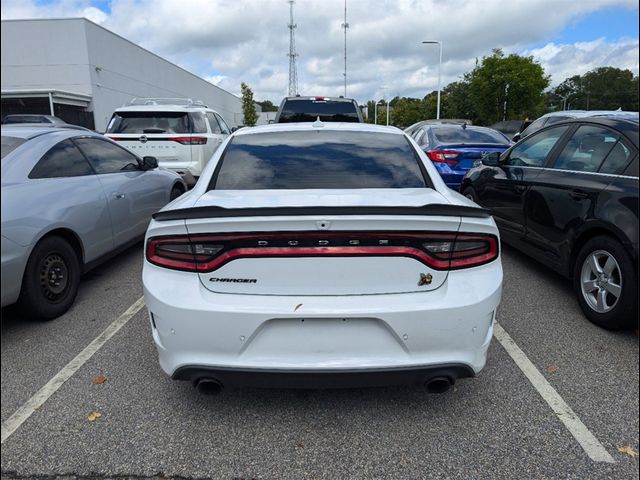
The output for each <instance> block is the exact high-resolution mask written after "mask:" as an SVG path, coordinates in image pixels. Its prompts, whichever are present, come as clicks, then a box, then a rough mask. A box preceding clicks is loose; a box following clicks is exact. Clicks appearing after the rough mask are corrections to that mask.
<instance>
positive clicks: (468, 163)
mask: <svg viewBox="0 0 640 480" xmlns="http://www.w3.org/2000/svg"><path fill="white" fill-rule="evenodd" d="M411 136H412V137H413V139H414V140H415V141H416V143H418V145H420V148H421V149H422V150H424V152H425V153H426V154H427V157H429V159H430V160H431V161H432V162H433V165H434V166H435V167H436V169H437V170H438V173H439V174H440V176H441V177H442V179H443V180H444V183H446V184H447V186H448V187H449V188H452V189H454V190H458V189H459V188H460V184H461V183H462V179H463V178H464V175H465V173H467V171H468V170H469V169H470V168H471V167H473V164H474V162H475V161H477V160H480V159H481V158H482V157H483V156H485V155H487V154H489V153H492V152H503V151H505V150H506V149H507V148H509V147H510V146H511V141H510V140H509V139H508V138H507V137H505V136H504V135H503V134H502V133H500V132H498V131H497V130H493V129H492V128H486V127H476V126H470V125H467V124H464V123H463V124H460V125H454V124H445V123H441V124H429V125H423V126H422V127H420V128H417V129H416V130H415V131H414V132H412V134H411Z"/></svg>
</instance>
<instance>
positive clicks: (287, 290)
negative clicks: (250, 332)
mask: <svg viewBox="0 0 640 480" xmlns="http://www.w3.org/2000/svg"><path fill="white" fill-rule="evenodd" d="M447 203H448V202H447V200H446V199H445V198H444V197H443V196H442V195H441V194H439V193H438V192H436V191H434V190H431V189H376V190H369V189H362V190H359V191H354V190H352V189H350V190H260V191H221V190H219V191H216V190H213V191H209V192H207V193H206V194H204V195H203V196H202V197H200V199H199V200H198V201H197V202H196V204H195V205H194V207H195V209H192V212H193V211H196V212H197V211H201V212H202V213H201V214H196V215H191V216H190V217H191V218H186V220H185V222H186V227H187V230H188V233H189V236H190V241H191V243H192V245H194V248H195V253H196V254H198V253H200V254H202V255H203V257H202V258H206V257H207V254H214V255H217V256H216V258H215V259H214V260H212V261H211V262H210V263H209V264H208V267H207V268H206V269H207V270H208V271H203V272H199V273H198V275H199V277H200V281H201V283H202V285H203V286H204V288H206V289H207V290H209V291H211V292H218V293H234V294H252V295H256V294H258V295H296V296H299V295H366V294H378V295H379V294H391V293H408V292H420V291H430V290H435V289H437V288H439V287H441V286H442V285H443V284H444V282H445V280H446V278H447V274H448V269H446V268H438V266H437V265H436V266H435V267H434V266H433V265H428V264H426V263H425V261H424V260H425V259H424V257H425V255H424V251H423V249H424V244H426V243H427V244H429V245H431V246H432V248H434V249H435V250H436V251H437V250H438V249H440V248H443V247H442V245H443V244H444V243H446V242H447V241H448V240H447V239H448V238H450V237H451V234H453V235H454V236H455V233H456V232H457V231H458V229H459V226H460V216H459V215H456V214H455V211H454V210H451V211H448V210H446V208H445V209H444V210H443V211H442V212H440V214H437V209H436V210H434V212H436V214H433V215H426V216H425V215H422V214H419V213H416V214H415V215H412V214H410V213H409V214H407V213H406V212H405V210H408V211H409V212H411V210H410V209H412V208H417V207H422V206H425V205H426V206H429V205H431V206H437V205H442V204H447ZM446 206H451V205H445V207H446ZM220 207H222V208H220ZM463 208H465V207H463ZM207 209H211V210H209V211H211V212H221V213H216V214H215V215H209V214H207V211H208V210H207ZM395 209H397V211H398V212H401V211H402V212H404V213H402V214H400V215H396V214H394V212H395V211H396V210H395ZM403 209H404V210H403ZM421 249H422V250H421ZM216 252H217V253H216ZM436 256H437V254H436ZM212 258H213V257H212Z"/></svg>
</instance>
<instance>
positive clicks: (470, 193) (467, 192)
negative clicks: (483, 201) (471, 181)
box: [462, 187, 480, 205]
mask: <svg viewBox="0 0 640 480" xmlns="http://www.w3.org/2000/svg"><path fill="white" fill-rule="evenodd" d="M462 195H464V196H465V197H467V198H468V199H469V200H472V201H474V202H476V203H477V204H478V205H480V199H479V198H478V194H477V193H476V191H475V190H474V189H473V187H467V188H465V189H464V190H463V191H462Z"/></svg>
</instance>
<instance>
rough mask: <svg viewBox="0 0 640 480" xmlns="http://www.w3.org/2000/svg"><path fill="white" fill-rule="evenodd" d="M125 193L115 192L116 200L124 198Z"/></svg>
mask: <svg viewBox="0 0 640 480" xmlns="http://www.w3.org/2000/svg"><path fill="white" fill-rule="evenodd" d="M124 197H125V195H124V193H114V194H113V198H115V199H116V200H120V199H121V198H124Z"/></svg>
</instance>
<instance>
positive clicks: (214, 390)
mask: <svg viewBox="0 0 640 480" xmlns="http://www.w3.org/2000/svg"><path fill="white" fill-rule="evenodd" d="M454 382H455V379H452V378H450V377H432V378H430V379H428V380H427V381H426V382H424V388H425V390H426V391H427V392H428V393H446V392H448V391H449V390H450V389H451V387H452V386H453V384H454ZM195 387H196V390H197V391H198V393H200V394H201V395H219V394H220V393H222V391H223V390H224V385H223V384H222V382H220V381H219V380H216V379H215V378H201V379H199V380H197V381H196V382H195Z"/></svg>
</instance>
